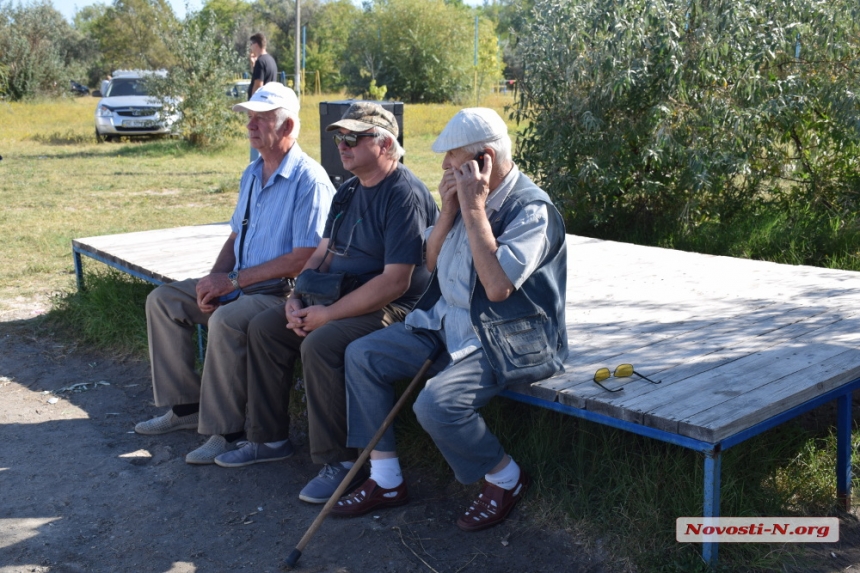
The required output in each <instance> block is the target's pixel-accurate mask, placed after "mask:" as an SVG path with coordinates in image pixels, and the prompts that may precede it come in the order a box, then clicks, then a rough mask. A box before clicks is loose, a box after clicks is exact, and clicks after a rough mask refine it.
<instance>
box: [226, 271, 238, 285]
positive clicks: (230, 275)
mask: <svg viewBox="0 0 860 573" xmlns="http://www.w3.org/2000/svg"><path fill="white" fill-rule="evenodd" d="M227 278H228V279H230V282H231V283H233V288H235V289H238V288H239V271H230V272H229V273H227Z"/></svg>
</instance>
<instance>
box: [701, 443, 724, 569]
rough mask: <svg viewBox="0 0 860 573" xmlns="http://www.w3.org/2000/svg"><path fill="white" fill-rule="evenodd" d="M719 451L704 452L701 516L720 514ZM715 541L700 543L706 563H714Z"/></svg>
mask: <svg viewBox="0 0 860 573" xmlns="http://www.w3.org/2000/svg"><path fill="white" fill-rule="evenodd" d="M720 462H721V457H720V451H719V450H717V449H714V450H711V451H709V452H705V503H704V507H703V508H702V509H703V511H702V516H703V517H719V516H720V465H721V463H720ZM718 547H719V546H718V544H716V543H709V542H706V543H703V544H702V559H704V560H705V563H707V564H708V565H711V566H713V565H716V563H717V549H718Z"/></svg>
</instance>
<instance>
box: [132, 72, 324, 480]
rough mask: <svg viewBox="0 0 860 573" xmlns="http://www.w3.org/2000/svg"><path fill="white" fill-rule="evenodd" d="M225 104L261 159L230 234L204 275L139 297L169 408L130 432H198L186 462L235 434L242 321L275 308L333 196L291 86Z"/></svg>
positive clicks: (243, 364) (162, 400)
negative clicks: (244, 118)
mask: <svg viewBox="0 0 860 573" xmlns="http://www.w3.org/2000/svg"><path fill="white" fill-rule="evenodd" d="M233 111H238V112H245V113H247V115H248V124H247V129H248V137H249V139H250V141H251V145H252V146H253V147H254V148H255V149H257V150H258V151H259V152H260V158H258V159H256V160H255V161H253V162H251V163H250V164H249V165H248V167H247V168H246V169H245V171H244V173H243V174H242V179H241V181H240V183H239V199H238V202H237V204H236V208H235V210H234V211H233V216H232V218H231V219H230V229H231V233H230V236H229V237H228V238H227V241H226V242H225V243H224V246H223V247H222V248H221V252H220V253H219V255H218V258H217V260H216V261H215V264H214V266H213V267H212V271H211V272H210V273H209V274H208V275H206V276H205V277H203V278H200V279H189V280H184V281H178V282H174V283H168V284H164V285H161V286H160V287H158V288H156V289H155V290H154V291H152V293H151V294H150V295H149V297H148V298H147V300H146V319H147V333H148V335H149V356H150V361H151V365H152V387H153V393H154V395H155V405H156V406H167V407H169V408H170V409H169V410H168V411H167V412H166V413H165V414H163V415H161V416H159V417H156V418H154V419H152V420H148V421H146V422H141V423H139V424H137V425H136V426H135V428H134V429H135V431H136V432H137V433H139V434H148V435H153V434H164V433H167V432H172V431H174V430H182V429H196V430H198V431H199V432H200V433H201V434H204V435H207V436H210V437H209V439H208V440H207V441H206V442H205V443H204V444H203V445H202V446H201V447H199V448H197V449H196V450H194V451H192V452H190V453H189V454H188V455H187V456H186V457H185V461H186V462H188V463H190V464H211V463H214V459H215V456H217V455H219V454H221V453H224V452H226V451H229V450H231V449H234V448H235V444H236V442H237V441H238V439H239V438H241V437H242V435H243V432H244V423H245V400H246V392H247V390H246V380H247V348H246V340H247V329H248V325H249V323H250V322H251V319H253V318H254V317H255V316H257V315H258V314H260V313H261V312H263V311H265V310H267V309H270V308H272V307H277V306H281V307H283V304H284V298H285V296H287V295H288V294H289V293H290V292H291V290H292V286H293V283H294V277H296V276H297V275H298V274H299V272H300V271H301V269H302V268H303V267H304V265H305V262H306V261H307V260H308V258H309V257H310V256H311V254H313V252H314V250H315V249H316V247H317V245H318V244H319V242H320V240H321V238H322V233H323V229H324V227H325V221H326V217H327V216H328V210H329V206H330V204H331V200H332V197H333V196H334V187H333V186H332V184H331V180H330V178H329V176H328V175H327V174H326V172H325V170H324V169H323V168H322V166H321V165H320V164H319V163H317V162H316V161H314V160H313V159H311V158H310V157H309V156H308V155H306V154H305V153H304V152H303V151H302V150H301V148H300V147H299V144H298V143H297V141H296V138H297V137H298V134H299V101H298V98H297V97H296V94H295V93H294V92H293V90H291V89H290V88H288V87H285V86H284V85H282V84H279V83H277V82H272V83H269V84H266V85H265V86H264V87H262V88H260V89H259V90H257V91H256V92H255V93H254V95H253V96H252V97H251V99H250V100H249V101H247V102H245V103H241V104H238V105H235V106H233ZM198 324H202V325H206V326H208V329H209V338H208V348H207V353H206V360H205V362H204V364H203V373H202V375H199V374H198V373H197V372H196V371H195V368H194V360H195V356H196V352H195V346H194V343H193V341H192V332H193V330H194V327H195V325H198ZM291 454H292V447H291V446H290V445H289V444H288V443H286V445H285V447H283V448H281V449H280V450H278V455H279V456H280V457H281V459H283V458H285V457H288V456H289V455H291Z"/></svg>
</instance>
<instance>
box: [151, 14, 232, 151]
mask: <svg viewBox="0 0 860 573" xmlns="http://www.w3.org/2000/svg"><path fill="white" fill-rule="evenodd" d="M216 32H217V26H216V23H215V17H214V15H213V13H212V12H209V11H206V10H204V11H201V12H199V13H197V14H194V15H189V16H188V17H187V18H186V19H185V22H184V23H183V24H182V26H181V27H180V29H179V31H178V32H176V33H175V34H174V35H172V36H171V37H168V38H164V40H165V42H167V43H168V45H169V46H171V48H172V52H173V54H174V57H175V59H176V64H175V65H173V66H172V67H170V68H169V70H168V72H169V73H168V75H167V77H166V78H162V79H156V80H153V92H154V93H156V94H157V96H158V97H159V99H161V101H162V104H163V105H164V108H165V110H166V112H168V113H173V112H178V115H179V120H178V121H177V123H176V129H177V130H178V132H179V134H180V135H181V136H182V137H183V138H184V139H185V140H187V141H188V142H189V143H191V144H192V145H194V146H198V147H205V146H214V145H220V144H222V143H223V142H225V141H226V140H227V139H229V138H231V137H234V136H236V135H238V133H239V127H240V126H241V120H240V117H239V115H238V114H236V113H235V112H233V111H231V110H230V102H229V101H228V100H227V98H226V97H225V90H226V87H227V84H228V83H229V82H230V80H232V79H233V78H234V73H233V70H234V69H238V68H239V67H240V66H241V65H242V64H241V63H240V62H239V60H238V57H237V55H236V54H235V53H234V52H233V51H232V50H231V49H230V48H228V47H227V46H225V45H224V44H222V43H220V42H218V41H217V40H216V39H215V38H216Z"/></svg>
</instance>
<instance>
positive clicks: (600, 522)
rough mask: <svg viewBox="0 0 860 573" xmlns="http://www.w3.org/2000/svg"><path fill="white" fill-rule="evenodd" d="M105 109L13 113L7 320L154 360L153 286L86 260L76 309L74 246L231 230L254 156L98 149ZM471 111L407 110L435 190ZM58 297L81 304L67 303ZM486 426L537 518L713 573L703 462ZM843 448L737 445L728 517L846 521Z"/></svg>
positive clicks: (798, 442)
mask: <svg viewBox="0 0 860 573" xmlns="http://www.w3.org/2000/svg"><path fill="white" fill-rule="evenodd" d="M326 99H342V96H340V95H334V96H329V97H317V98H311V97H308V98H306V99H305V101H304V102H303V108H304V109H303V114H302V136H301V137H300V143H301V144H302V147H303V148H304V149H305V151H307V152H308V153H309V154H310V155H312V156H313V157H316V158H319V116H318V112H317V110H318V104H319V102H320V101H324V100H326ZM96 102H97V100H96V99H95V98H81V99H75V100H60V101H53V102H35V103H22V104H9V103H0V155H2V156H3V161H2V162H0V199H2V201H3V206H4V208H3V211H2V214H0V217H2V222H3V227H4V242H5V244H6V248H5V249H4V251H3V253H2V254H0V265H2V268H3V269H4V273H3V275H2V278H0V312H2V311H3V310H8V309H10V308H13V307H15V305H16V304H18V303H20V302H21V301H27V300H32V299H37V300H41V301H43V302H44V303H45V304H46V306H47V305H48V303H50V302H53V303H55V304H57V305H58V307H57V308H58V309H59V311H58V312H55V313H54V316H55V317H57V316H59V317H60V320H61V321H65V324H66V326H67V327H68V326H69V325H72V327H73V329H74V330H75V332H74V336H75V337H76V338H77V339H79V340H83V341H84V342H86V343H89V344H93V345H95V346H98V347H100V348H102V349H105V348H106V349H110V350H115V351H117V350H118V351H122V352H131V353H133V354H135V355H136V356H138V357H143V356H145V354H144V352H143V349H144V348H145V344H146V338H145V337H146V333H145V328H144V326H143V324H144V323H143V312H142V304H143V297H144V296H145V294H146V292H147V291H148V290H149V288H150V287H149V286H148V285H143V284H141V283H136V282H134V281H129V280H128V279H127V277H125V276H124V275H120V274H112V273H105V272H103V270H104V266H103V265H100V264H98V263H93V262H85V265H87V268H88V270H89V271H90V273H92V276H88V277H87V284H88V286H89V289H88V292H87V297H89V301H90V302H89V303H88V304H83V305H81V304H75V302H76V300H77V298H78V297H76V296H75V295H72V294H71V293H73V292H74V288H75V285H74V274H73V267H72V257H71V246H70V241H71V239H72V238H75V237H86V236H92V235H100V234H109V233H121V232H128V231H137V230H146V229H155V228H165V227H172V226H178V225H189V224H198V223H208V222H212V221H224V220H226V219H227V218H228V217H229V216H230V214H231V212H232V209H233V206H234V203H235V198H236V191H237V189H236V186H237V184H238V180H239V174H240V173H241V171H242V169H243V168H244V166H245V165H246V164H247V157H248V146H247V143H246V142H245V141H244V140H237V141H235V142H232V143H230V144H229V145H227V146H225V147H224V148H221V149H217V150H208V151H200V150H195V149H191V148H189V147H187V146H186V145H184V144H183V143H181V142H178V141H173V140H169V139H166V140H155V141H133V142H121V143H106V144H96V143H95V137H94V135H93V131H94V128H93V111H94V108H95V105H96ZM510 103H512V99H511V98H510V97H507V98H504V99H503V98H502V96H499V99H497V100H493V101H491V102H482V104H483V105H491V106H492V107H495V108H496V109H498V110H499V111H502V109H503V107H504V106H505V105H506V104H510ZM456 111H457V107H455V106H453V105H409V106H407V107H406V111H405V114H404V123H405V127H404V131H405V136H406V137H405V147H406V149H407V156H406V163H407V165H408V166H409V167H410V168H412V169H413V170H414V171H415V172H416V173H417V175H418V176H419V177H420V178H421V179H422V180H424V181H425V183H427V185H428V187H430V188H431V189H435V187H436V185H437V183H438V180H439V178H440V177H441V169H440V167H439V163H440V161H441V158H440V157H438V156H437V155H436V154H433V153H432V152H431V151H430V144H431V143H432V141H433V139H434V138H435V136H436V134H438V132H439V131H440V130H441V129H442V127H443V126H444V124H445V123H446V122H447V120H448V119H449V118H450V117H451V116H452V115H453V114H454V113H455V112H456ZM512 127H514V126H512ZM741 252H743V251H741ZM51 293H65V295H63V296H58V297H55V298H53V299H51V298H50V294H51ZM108 312H110V314H108ZM67 331H68V329H67ZM485 415H486V417H487V419H488V422H489V423H490V424H491V425H492V427H494V428H496V429H497V431H498V433H499V434H500V436H501V437H502V439H503V441H504V442H505V443H506V444H511V450H510V451H511V453H512V454H513V455H514V457H515V458H516V459H517V460H519V461H520V462H521V463H523V464H524V465H525V466H527V467H529V468H531V471H532V472H533V475H534V476H535V478H536V480H535V487H534V491H535V494H534V497H533V499H534V500H535V503H537V504H538V507H537V511H533V512H532V516H535V515H541V516H543V517H542V519H545V520H546V521H547V523H548V524H550V525H551V526H552V527H568V528H571V529H573V530H577V531H584V532H586V533H587V534H588V535H589V538H590V539H592V540H594V543H595V544H596V545H599V546H601V547H603V549H602V551H604V552H606V553H608V554H611V555H613V556H614V557H613V560H615V561H614V562H618V563H620V564H621V565H620V568H619V570H625V571H673V572H689V571H704V567H703V566H702V564H701V562H700V559H699V556H698V555H699V554H698V547H697V546H693V545H680V544H677V543H675V541H674V529H673V527H674V519H675V517H677V516H681V515H690V516H692V515H697V514H699V512H700V511H701V505H700V504H701V496H702V489H701V488H702V474H701V471H702V470H701V465H702V464H701V458H700V456H699V455H698V454H696V453H693V452H690V451H688V450H683V449H680V448H677V447H673V446H671V445H667V444H663V443H660V442H656V441H654V440H648V439H645V438H640V437H637V436H633V435H630V434H626V433H624V432H620V431H616V430H612V429H609V428H605V427H602V426H598V425H596V424H592V423H589V422H586V421H578V420H576V419H573V418H571V417H568V416H563V415H560V414H556V413H553V412H548V411H544V410H540V409H537V408H529V407H526V406H523V405H518V404H513V403H510V402H508V401H501V400H500V401H495V402H493V403H492V404H491V405H490V406H489V407H488V408H487V409H486V411H485ZM404 418H405V419H404V421H403V422H404V423H403V424H402V425H401V431H400V434H399V435H400V436H401V437H400V438H399V439H400V444H399V445H400V449H401V453H402V456H403V459H404V461H405V463H407V464H411V465H413V466H415V465H423V466H425V467H426V469H427V471H431V472H432V471H440V472H443V471H447V470H445V469H444V468H445V467H446V466H445V464H444V461H443V460H441V458H440V457H439V456H438V454H437V453H435V452H436V450H435V448H433V447H432V444H431V443H430V442H429V441H428V439H427V438H426V435H425V434H424V433H423V432H421V431H420V429H418V427H417V423H416V422H415V421H414V419H412V418H411V412H410V411H409V408H406V409H405V410H404ZM855 439H857V437H856V436H855ZM834 449H835V448H834V444H833V437H832V435H831V433H830V430H829V429H828V428H827V427H823V428H822V427H814V428H811V429H809V428H805V427H800V426H799V425H797V424H788V425H785V426H782V427H780V428H778V429H776V430H774V431H771V432H768V433H766V434H764V435H762V436H758V437H757V438H755V439H752V440H750V441H748V442H745V443H743V444H741V445H739V446H737V447H735V448H732V449H731V450H730V451H728V452H726V454H725V456H724V461H723V476H724V482H723V487H722V499H723V502H722V514H723V515H736V516H741V515H827V514H830V513H831V512H832V511H833V501H834V499H835V484H834V483H833V482H834V480H833V475H834V469H833V456H832V454H831V453H830V452H833V451H834ZM428 456H430V458H431V459H429V460H428ZM433 456H436V457H435V458H433ZM788 545H791V544H788ZM610 548H611V549H610ZM800 550H802V548H800V547H798V546H797V545H795V546H793V547H773V546H770V545H759V544H736V545H734V546H724V547H722V548H721V549H720V559H721V562H722V563H723V567H725V568H726V570H727V571H757V570H780V571H781V570H785V569H786V568H787V564H788V563H794V564H795V566H796V565H797V564H798V563H802V562H803V561H802V560H803V558H804V557H803V556H802V555H800V556H798V554H797V552H798V551H800ZM625 563H626V565H625ZM802 569H803V568H802V566H801V567H800V569H797V570H802Z"/></svg>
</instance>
